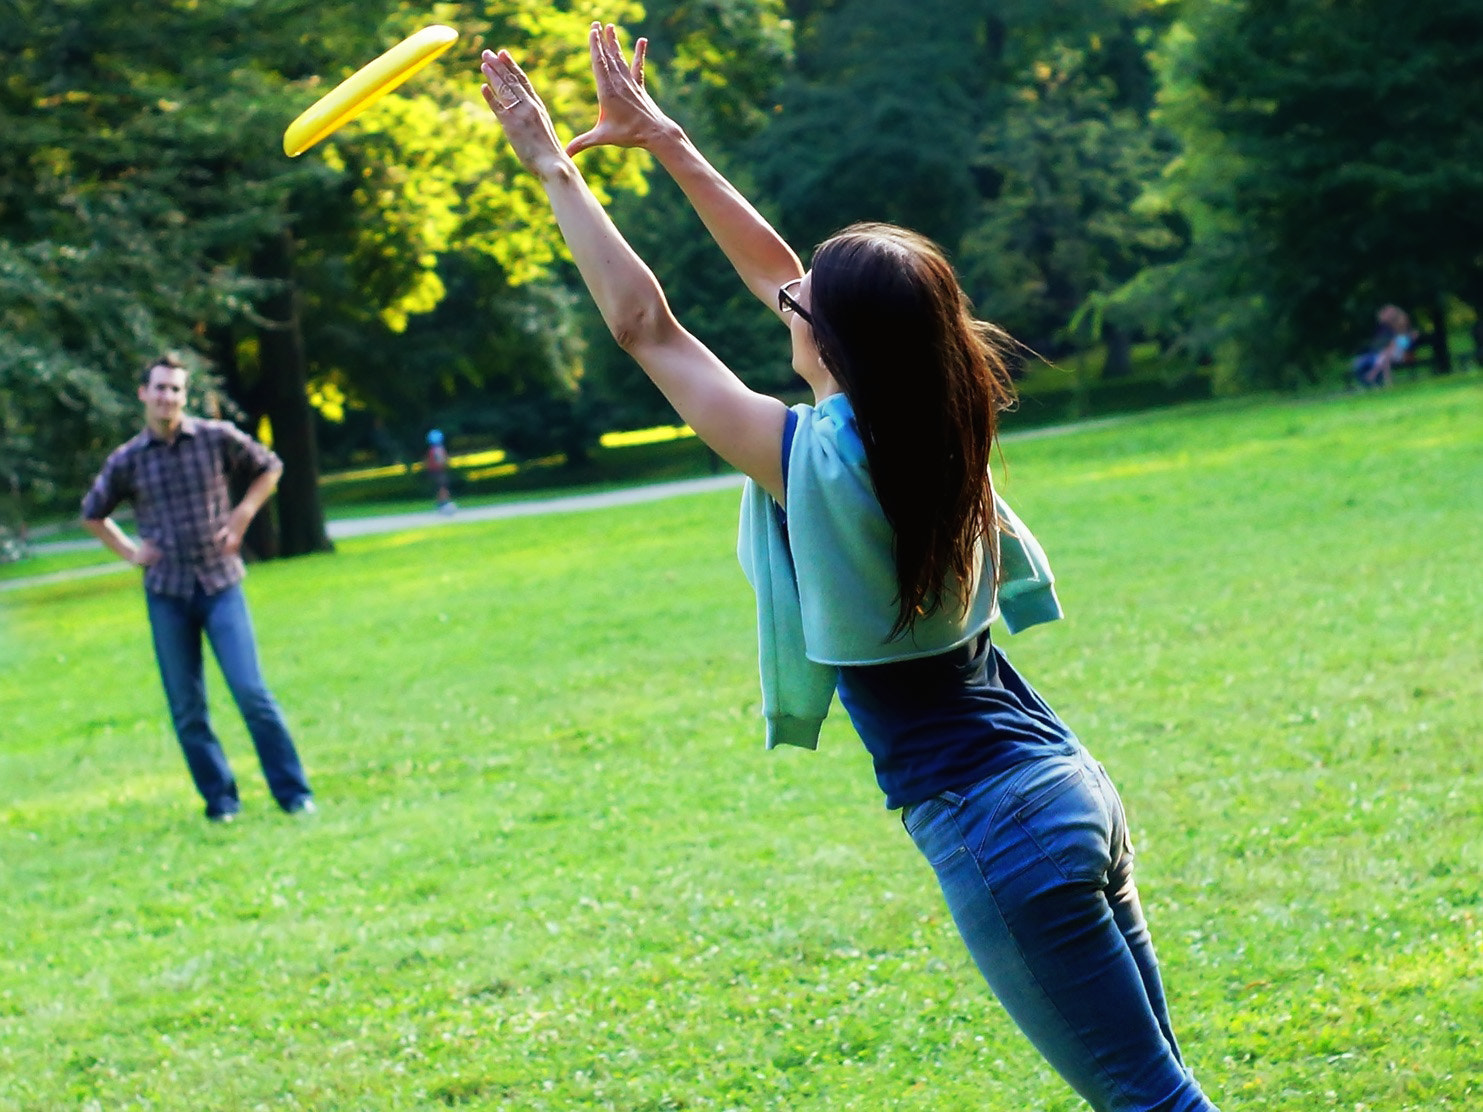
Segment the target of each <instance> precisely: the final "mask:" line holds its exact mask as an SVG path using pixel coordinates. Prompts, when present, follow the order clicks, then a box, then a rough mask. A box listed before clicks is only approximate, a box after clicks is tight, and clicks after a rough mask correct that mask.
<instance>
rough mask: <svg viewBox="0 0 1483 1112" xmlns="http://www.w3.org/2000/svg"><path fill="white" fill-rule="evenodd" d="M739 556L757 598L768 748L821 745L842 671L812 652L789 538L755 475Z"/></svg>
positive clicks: (746, 499)
mask: <svg viewBox="0 0 1483 1112" xmlns="http://www.w3.org/2000/svg"><path fill="white" fill-rule="evenodd" d="M737 558H738V559H739V560H740V561H741V565H742V571H743V572H745V573H746V577H747V581H748V582H749V583H750V584H751V585H752V590H753V592H754V593H755V594H756V598H757V664H758V670H759V672H760V676H761V681H762V714H763V716H764V717H765V718H766V719H767V748H769V749H774V748H776V747H777V746H779V745H796V746H800V747H802V748H805V749H816V748H818V745H819V730H820V728H821V727H822V726H823V724H824V718H825V716H826V715H828V713H829V705H830V703H831V702H832V701H833V699H834V687H835V684H836V682H837V680H838V674H839V673H838V669H836V668H832V667H830V666H828V665H824V664H818V663H815V662H814V661H812V660H810V659H809V658H808V653H807V651H806V649H805V644H804V635H803V613H802V609H801V607H800V606H799V602H798V582H797V579H796V577H795V576H794V572H793V558H792V554H791V552H790V551H789V548H788V538H787V536H786V535H785V534H784V532H783V528H782V523H781V521H779V519H778V514H777V507H776V504H775V503H774V502H773V500H772V497H771V496H770V495H769V494H768V493H767V492H766V491H765V490H763V489H762V488H761V487H759V486H758V485H757V484H756V483H754V482H752V481H751V480H748V481H747V484H746V488H745V489H744V491H743V493H742V509H741V527H740V529H739V531H738V534H737Z"/></svg>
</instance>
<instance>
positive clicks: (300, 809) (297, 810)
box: [286, 796, 319, 815]
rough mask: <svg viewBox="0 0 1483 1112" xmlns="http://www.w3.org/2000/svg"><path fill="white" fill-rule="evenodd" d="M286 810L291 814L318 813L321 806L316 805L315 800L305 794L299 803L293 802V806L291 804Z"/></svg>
mask: <svg viewBox="0 0 1483 1112" xmlns="http://www.w3.org/2000/svg"><path fill="white" fill-rule="evenodd" d="M286 810H287V811H288V813H289V814H290V815H317V814H319V808H318V807H317V806H316V805H315V803H314V800H312V799H310V798H309V797H308V796H305V797H304V798H303V799H301V800H299V801H298V802H297V803H294V804H292V805H291V806H289V807H288V808H286Z"/></svg>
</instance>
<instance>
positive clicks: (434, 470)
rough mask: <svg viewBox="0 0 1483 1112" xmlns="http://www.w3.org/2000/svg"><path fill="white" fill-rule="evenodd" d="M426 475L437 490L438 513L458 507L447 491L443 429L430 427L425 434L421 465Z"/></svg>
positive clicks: (451, 510) (446, 463)
mask: <svg viewBox="0 0 1483 1112" xmlns="http://www.w3.org/2000/svg"><path fill="white" fill-rule="evenodd" d="M423 466H424V467H425V468H426V469H427V477H428V478H429V479H431V480H432V484H433V489H434V490H435V491H437V495H436V497H437V500H438V513H440V514H451V513H452V512H453V511H454V510H456V509H458V506H456V505H455V504H454V502H453V498H452V496H451V495H450V494H449V493H448V449H447V448H446V447H445V446H444V444H443V430H442V429H432V430H431V431H429V432H428V434H427V460H426V462H425V463H424V465H423Z"/></svg>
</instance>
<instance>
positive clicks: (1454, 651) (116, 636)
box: [0, 376, 1483, 1112]
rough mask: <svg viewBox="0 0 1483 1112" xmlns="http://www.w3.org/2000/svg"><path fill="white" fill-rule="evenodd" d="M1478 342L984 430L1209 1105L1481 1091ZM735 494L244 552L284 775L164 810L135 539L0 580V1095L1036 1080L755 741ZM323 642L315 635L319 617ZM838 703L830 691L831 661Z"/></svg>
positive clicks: (374, 1095) (243, 756) (626, 1100)
mask: <svg viewBox="0 0 1483 1112" xmlns="http://www.w3.org/2000/svg"><path fill="white" fill-rule="evenodd" d="M1479 391H1480V387H1479V384H1478V382H1477V381H1476V379H1475V378H1473V377H1472V376H1469V378H1467V379H1463V380H1458V381H1456V382H1452V383H1445V382H1444V383H1428V384H1425V385H1423V386H1419V387H1418V386H1406V387H1403V388H1401V389H1398V390H1396V391H1393V392H1391V393H1390V394H1387V395H1367V396H1360V397H1352V398H1348V399H1340V400H1334V401H1326V402H1321V403H1312V402H1309V403H1277V404H1270V403H1268V404H1252V403H1249V402H1233V403H1217V404H1215V405H1204V406H1199V407H1190V408H1187V409H1183V410H1179V411H1174V412H1172V413H1170V414H1168V415H1164V416H1157V417H1142V418H1134V419H1132V420H1131V421H1129V422H1126V423H1124V424H1121V425H1118V426H1116V427H1111V428H1105V429H1099V430H1087V431H1084V432H1081V433H1077V434H1075V435H1069V436H1061V437H1057V438H1054V439H1043V440H1025V441H1021V442H1016V443H1012V444H1010V445H1007V446H1006V452H1007V457H1008V478H1007V484H1006V487H1005V489H1006V490H1007V491H1008V494H1009V496H1010V497H1011V499H1012V500H1013V501H1014V503H1015V505H1016V506H1017V507H1018V508H1019V509H1020V511H1021V512H1022V513H1023V514H1024V515H1025V517H1026V518H1027V520H1028V521H1029V522H1030V523H1031V524H1032V525H1033V527H1034V528H1035V530H1036V532H1037V534H1038V535H1039V536H1040V538H1041V539H1042V540H1043V541H1044V542H1045V544H1046V546H1047V547H1048V549H1049V550H1050V554H1051V556H1052V559H1053V560H1054V562H1055V566H1056V569H1057V572H1058V575H1059V579H1060V586H1061V591H1062V596H1063V598H1064V600H1065V603H1066V606H1067V610H1068V615H1069V616H1068V618H1067V620H1066V621H1065V622H1063V623H1059V624H1058V625H1055V626H1050V627H1042V628H1039V629H1036V630H1033V631H1030V632H1028V633H1025V634H1022V635H1020V636H1019V637H1015V638H1012V639H1007V641H1006V648H1007V651H1008V652H1009V653H1010V654H1011V655H1012V656H1013V658H1014V659H1015V661H1016V663H1017V665H1018V666H1019V667H1020V668H1021V669H1022V670H1023V671H1024V672H1025V673H1026V674H1027V675H1028V676H1030V677H1032V678H1033V680H1034V681H1035V683H1036V684H1037V685H1038V687H1039V688H1040V689H1041V690H1042V691H1043V692H1044V693H1045V694H1046V696H1047V697H1048V698H1049V700H1050V701H1051V702H1052V704H1054V705H1056V706H1057V707H1058V708H1059V709H1060V711H1061V712H1062V713H1063V714H1064V715H1065V716H1066V718H1067V720H1068V721H1069V722H1070V723H1071V724H1072V725H1073V726H1074V727H1075V728H1076V729H1077V730H1078V732H1079V733H1080V734H1081V735H1082V736H1083V738H1084V739H1085V740H1086V741H1087V743H1088V744H1089V745H1090V746H1091V747H1092V748H1093V749H1094V751H1095V752H1096V753H1097V755H1098V756H1099V758H1100V759H1102V760H1103V761H1104V762H1105V763H1106V764H1107V765H1108V767H1109V768H1110V770H1111V771H1112V773H1113V775H1114V777H1115V778H1116V779H1117V781H1118V783H1119V786H1120V788H1121V791H1122V794H1123V796H1124V798H1125V799H1126V801H1127V804H1128V807H1129V809H1130V814H1131V818H1132V823H1133V836H1134V839H1135V841H1136V843H1137V846H1138V850H1139V862H1140V863H1139V870H1140V887H1141V890H1142V893H1143V896H1144V901H1145V904H1146V906H1147V909H1148V913H1149V916H1150V920H1151V925H1152V929H1153V932H1154V938H1155V942H1156V944H1157V945H1158V947H1159V951H1160V958H1161V960H1162V963H1163V966H1164V970H1165V973H1166V976H1167V980H1168V984H1169V989H1170V996H1171V1006H1172V1009H1173V1014H1174V1018H1175V1023H1176V1025H1177V1029H1178V1033H1179V1035H1180V1038H1181V1040H1182V1042H1183V1045H1184V1049H1185V1053H1186V1056H1187V1058H1188V1060H1189V1061H1190V1063H1191V1064H1192V1066H1193V1068H1194V1069H1195V1070H1196V1071H1197V1072H1198V1075H1199V1076H1200V1078H1201V1079H1202V1081H1203V1082H1204V1083H1205V1084H1206V1085H1207V1086H1208V1088H1209V1090H1210V1091H1211V1093H1212V1094H1213V1095H1214V1096H1215V1097H1216V1098H1217V1099H1218V1100H1219V1101H1220V1103H1221V1106H1222V1107H1225V1108H1232V1109H1237V1108H1239V1109H1244V1110H1248V1112H1255V1110H1271V1112H1291V1110H1293V1109H1304V1110H1306V1109H1321V1108H1342V1109H1354V1108H1356V1107H1364V1108H1370V1109H1384V1110H1386V1112H1440V1110H1445V1109H1456V1110H1458V1112H1462V1110H1464V1109H1471V1108H1476V1107H1477V1106H1478V1104H1479V1101H1480V1098H1483V1088H1480V1086H1483V1075H1480V1073H1479V1066H1478V1063H1479V1061H1480V1060H1483V1035H1480V1031H1479V1027H1478V1024H1477V1016H1478V1014H1479V1010H1480V1008H1483V994H1480V986H1483V925H1480V924H1483V893H1480V886H1479V876H1480V868H1483V860H1480V842H1479V839H1478V838H1477V829H1478V821H1479V806H1478V799H1479V798H1480V793H1483V767H1480V760H1479V756H1478V753H1477V751H1476V745H1475V739H1476V734H1477V707H1478V705H1479V699H1480V697H1483V686H1480V685H1483V659H1480V649H1479V642H1478V638H1477V634H1476V631H1477V630H1478V628H1479V627H1480V624H1483V581H1480V579H1479V577H1478V575H1477V574H1476V572H1477V553H1478V552H1479V551H1480V548H1483V515H1480V514H1479V513H1478V502H1477V498H1478V495H1477V492H1478V491H1479V490H1483V453H1480V445H1479V441H1478V438H1477V436H1476V418H1475V414H1476V412H1477V407H1478V405H1479V403H1480V395H1479ZM735 523H736V500H735V495H734V494H716V495H707V496H698V497H692V498H686V499H682V500H677V501H673V502H670V503H664V504H651V505H647V506H639V507H629V508H626V509H622V510H613V511H601V512H594V513H587V514H577V515H562V516H555V517H550V518H544V519H522V520H516V521H508V522H504V523H500V524H496V525H488V526H479V525H469V526H462V527H453V528H447V527H444V528H439V529H436V530H428V531H424V532H421V533H412V534H401V535H393V536H386V537H380V538H370V539H366V540H362V541H354V542H347V543H345V544H344V545H343V546H342V549H341V552H340V555H338V556H337V557H335V558H334V559H324V558H309V559H303V560H296V561H292V562H281V563H277V564H270V565H265V566H263V567H262V568H260V569H258V570H256V571H255V572H254V573H253V576H252V577H251V579H250V580H249V581H248V590H249V594H250V596H251V598H252V602H253V606H254V610H255V617H256V619H257V625H258V629H259V634H260V638H261V642H262V649H263V654H264V658H265V662H266V668H267V672H268V676H269V679H270V681H271V682H272V683H273V685H274V687H275V689H276V693H277V694H278V696H279V698H280V699H281V700H282V702H283V703H284V705H285V708H286V710H287V712H288V714H289V716H290V719H291V722H292V724H293V725H294V726H295V728H296V729H297V731H298V735H299V739H300V744H301V746H302V748H303V751H304V754H305V757H306V760H307V761H308V763H309V766H310V771H311V773H312V774H313V775H314V777H315V778H316V783H317V786H318V788H319V791H320V796H321V801H322V803H323V805H324V806H323V813H322V814H321V815H320V816H319V820H318V822H317V823H314V824H308V825H295V824H294V823H292V822H290V821H289V820H287V819H285V818H283V817H282V816H279V815H277V814H276V813H274V812H273V811H272V808H271V803H270V801H269V800H268V798H267V796H266V792H265V789H264V788H263V786H262V784H261V782H260V779H259V777H258V776H257V774H256V770H255V769H254V768H253V767H252V761H251V758H250V755H249V753H248V749H247V746H246V744H245V741H244V739H243V736H242V732H241V729H240V726H239V724H238V723H237V721H236V719H235V717H234V716H233V715H232V713H231V711H230V709H229V707H228V705H227V702H226V697H225V693H224V692H223V691H222V690H221V689H220V687H219V685H213V688H212V693H211V695H212V699H213V701H214V702H213V705H214V706H215V707H217V708H218V715H217V718H218V722H219V724H220V726H221V727H222V729H223V734H224V737H225V739H226V743H227V745H228V748H229V749H230V751H231V752H232V754H233V756H234V758H235V761H236V765H237V769H238V772H239V775H240V776H241V777H242V783H243V795H244V802H245V806H246V811H245V814H244V817H243V819H242V821H241V822H239V823H238V824H237V825H236V826H235V827H232V828H227V829H218V828H215V827H209V826H207V824H205V823H204V822H202V821H201V820H200V818H199V817H198V815H197V813H196V804H195V801H194V799H193V797H192V794H191V791H190V787H189V783H188V781H187V779H186V775H185V771H184V769H183V767H182V766H181V761H180V758H179V754H178V752H177V751H176V748H175V744H174V741H173V740H172V739H171V737H170V736H169V731H168V726H167V724H166V721H165V712H164V705H163V700H162V698H161V696H160V693H159V691H158V689H157V687H156V685H155V684H154V681H153V675H152V669H153V664H152V661H151V659H150V653H149V647H148V637H147V633H146V629H145V619H144V615H143V605H142V602H141V601H140V599H139V596H138V587H137V585H136V584H135V583H133V582H132V581H131V579H132V577H131V576H130V575H127V574H124V575H120V576H110V577H103V578H100V579H92V580H86V581H80V582H76V583H70V584H60V585H54V586H50V587H44V588H34V589H28V590H24V591H20V592H16V593H11V594H7V595H4V596H0V600H3V601H0V623H3V627H0V720H3V721H4V722H6V724H7V727H6V729H5V730H4V731H3V733H0V888H3V891H4V892H5V894H6V901H5V908H4V910H3V911H0V1109H5V1110H6V1112H10V1110H12V1109H15V1110H20V1109H25V1110H30V1109H53V1108H78V1107H88V1106H92V1107H101V1108H108V1109H132V1108H145V1107H148V1108H153V1109H160V1110H182V1112H184V1110H187V1109H188V1110H190V1112H200V1110H212V1112H215V1110H221V1112H228V1110H230V1112H236V1110H239V1109H244V1108H255V1107H259V1106H266V1107H303V1108H314V1109H332V1108H345V1109H350V1108H355V1109H363V1108H364V1109H371V1108H374V1109H413V1108H420V1109H425V1108H436V1107H442V1106H450V1107H463V1108H470V1109H512V1110H515V1109H518V1110H521V1112H537V1110H542V1109H549V1110H550V1112H570V1110H572V1109H579V1108H590V1109H600V1108H615V1109H624V1110H630V1109H652V1110H659V1109H666V1108H669V1109H672V1108H680V1107H684V1108H689V1109H723V1108H745V1109H803V1108H808V1109H847V1108H853V1109H860V1110H874V1109H880V1108H892V1109H902V1110H921V1112H938V1110H941V1109H948V1108H978V1107H988V1108H995V1109H1015V1110H1019V1109H1045V1110H1054V1112H1073V1110H1074V1109H1076V1108H1077V1107H1079V1105H1078V1102H1077V1101H1076V1100H1075V1099H1074V1098H1073V1097H1072V1096H1071V1095H1070V1093H1069V1091H1068V1090H1066V1089H1065V1087H1064V1086H1063V1085H1062V1084H1061V1083H1060V1082H1059V1081H1057V1080H1056V1079H1055V1078H1053V1077H1052V1076H1051V1075H1050V1074H1049V1073H1048V1072H1047V1070H1046V1069H1045V1067H1044V1066H1043V1065H1042V1064H1041V1063H1040V1061H1039V1060H1038V1058H1037V1056H1036V1055H1035V1054H1034V1053H1033V1051H1031V1050H1030V1049H1029V1047H1028V1045H1027V1044H1026V1043H1025V1041H1024V1040H1023V1039H1022V1038H1021V1037H1020V1036H1019V1035H1018V1034H1017V1033H1016V1032H1015V1031H1014V1030H1013V1028H1012V1027H1011V1026H1010V1024H1009V1023H1008V1022H1007V1020H1006V1019H1005V1017H1004V1015H1003V1013H1002V1012H1001V1011H1000V1010H999V1008H998V1007H997V1005H995V1003H994V1002H993V1000H992V999H991V998H990V997H989V995H988V993H987V992H986V990H985V988H984V986H983V984H982V981H981V980H980V978H979V976H978V974H977V973H976V972H975V970H974V969H973V968H972V965H971V964H970V962H969V960H968V958H967V956H966V954H965V953H964V951H963V949H962V947H961V944H960V943H959V942H958V940H957V938H956V936H955V934H954V932H953V929H952V926H951V924H950V922H948V920H947V917H946V915H945V913H944V911H943V909H942V907H941V897H940V895H939V894H938V892H937V891H936V889H935V886H934V883H933V880H932V876H931V873H930V871H929V870H928V869H927V867H926V865H925V864H924V863H923V862H922V861H921V860H920V859H919V858H917V857H916V856H915V852H914V850H913V849H912V848H911V846H910V844H909V842H908V840H907V839H906V837H905V836H904V834H903V833H902V831H901V829H900V824H899V822H898V821H897V819H896V817H895V816H894V815H891V814H889V813H887V812H885V811H884V810H883V809H882V808H881V806H880V795H879V792H878V790H877V789H876V787H875V786H874V784H873V782H872V777H871V772H870V768H869V762H868V759H867V758H866V756H865V754H864V751H863V749H862V747H861V746H860V745H859V743H858V741H856V740H855V739H854V738H853V737H852V736H851V735H850V733H849V731H848V729H847V728H846V727H845V725H844V723H843V722H842V721H838V720H831V722H830V723H829V724H828V726H827V730H826V735H825V737H824V739H823V745H822V748H821V749H820V751H819V752H818V753H804V752H796V751H780V752H774V753H766V752H763V751H762V747H761V740H760V721H759V719H758V697H757V688H756V677H755V666H756V665H755V644H754V633H753V629H752V603H751V599H750V596H749V593H748V590H747V587H746V585H745V583H744V581H743V579H742V577H741V574H740V572H739V570H738V568H737V566H736V562H735V557H734V555H733V545H734V539H735ZM347 646H354V651H353V652H347V651H346V648H347ZM836 713H837V712H836Z"/></svg>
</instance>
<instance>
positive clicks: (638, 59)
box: [628, 39, 649, 89]
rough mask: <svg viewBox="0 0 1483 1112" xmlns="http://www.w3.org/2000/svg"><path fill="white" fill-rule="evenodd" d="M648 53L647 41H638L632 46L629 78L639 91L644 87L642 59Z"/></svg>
mask: <svg viewBox="0 0 1483 1112" xmlns="http://www.w3.org/2000/svg"><path fill="white" fill-rule="evenodd" d="M648 53H649V40H648V39H639V40H637V41H636V42H635V43H634V44H633V66H632V67H631V68H630V69H629V71H628V72H629V76H631V77H632V78H633V81H634V84H636V85H637V86H638V87H639V88H640V89H642V88H643V87H644V57H645V56H646V55H647V54H648Z"/></svg>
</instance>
